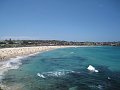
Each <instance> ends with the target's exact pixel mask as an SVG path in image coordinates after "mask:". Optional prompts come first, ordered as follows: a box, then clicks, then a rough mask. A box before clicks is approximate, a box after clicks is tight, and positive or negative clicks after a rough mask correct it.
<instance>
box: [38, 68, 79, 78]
mask: <svg viewBox="0 0 120 90" xmlns="http://www.w3.org/2000/svg"><path fill="white" fill-rule="evenodd" d="M70 73H80V72H75V71H72V70H64V69H63V70H58V71H51V72H43V73H37V76H39V77H41V78H47V77H61V76H65V75H67V74H70Z"/></svg>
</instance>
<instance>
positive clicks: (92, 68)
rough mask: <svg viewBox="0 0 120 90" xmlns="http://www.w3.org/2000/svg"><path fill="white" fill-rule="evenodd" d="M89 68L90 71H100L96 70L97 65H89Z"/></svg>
mask: <svg viewBox="0 0 120 90" xmlns="http://www.w3.org/2000/svg"><path fill="white" fill-rule="evenodd" d="M87 69H88V70H89V71H92V72H99V71H98V70H96V69H95V67H93V66H92V65H89V66H88V68H87Z"/></svg>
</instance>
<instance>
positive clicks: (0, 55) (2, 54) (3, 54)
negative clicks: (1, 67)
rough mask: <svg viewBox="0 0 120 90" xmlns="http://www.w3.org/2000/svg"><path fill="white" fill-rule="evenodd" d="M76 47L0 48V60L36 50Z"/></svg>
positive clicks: (32, 52) (35, 51)
mask: <svg viewBox="0 0 120 90" xmlns="http://www.w3.org/2000/svg"><path fill="white" fill-rule="evenodd" d="M66 47H76V46H38V47H19V48H3V49H0V61H4V60H8V59H10V58H14V57H16V56H22V55H29V54H34V53H37V52H43V51H48V50H52V49H57V48H66Z"/></svg>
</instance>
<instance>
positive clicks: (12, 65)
mask: <svg viewBox="0 0 120 90" xmlns="http://www.w3.org/2000/svg"><path fill="white" fill-rule="evenodd" d="M36 54H38V53H35V54H30V55H27V56H17V57H16V58H11V59H9V60H8V61H3V62H0V82H1V81H2V79H3V78H4V74H5V72H7V71H8V70H11V69H18V68H19V67H20V65H22V62H21V60H22V59H24V58H27V57H29V56H34V55H36Z"/></svg>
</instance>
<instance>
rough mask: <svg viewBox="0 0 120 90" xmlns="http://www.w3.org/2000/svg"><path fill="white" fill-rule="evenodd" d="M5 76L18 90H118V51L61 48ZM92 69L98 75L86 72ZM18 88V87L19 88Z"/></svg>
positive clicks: (25, 61)
mask: <svg viewBox="0 0 120 90" xmlns="http://www.w3.org/2000/svg"><path fill="white" fill-rule="evenodd" d="M21 63H22V65H20V67H19V68H18V69H16V70H9V71H8V72H6V73H5V76H4V79H3V81H2V84H4V85H7V86H8V87H16V86H19V87H20V88H19V90H119V89H120V68H119V66H120V47H80V48H63V49H57V50H52V51H48V52H44V53H41V54H37V55H36V56H30V57H28V58H25V59H24V60H22V61H21ZM89 65H92V66H93V67H95V69H97V70H98V71H99V72H93V71H89V70H88V69H87V68H88V66H89ZM20 85H21V86H20Z"/></svg>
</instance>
